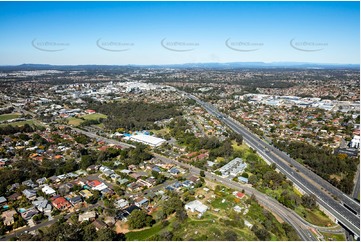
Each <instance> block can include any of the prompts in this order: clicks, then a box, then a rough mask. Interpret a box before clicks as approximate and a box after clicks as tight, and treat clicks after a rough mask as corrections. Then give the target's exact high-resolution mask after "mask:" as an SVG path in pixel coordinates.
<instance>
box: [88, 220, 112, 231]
mask: <svg viewBox="0 0 361 242" xmlns="http://www.w3.org/2000/svg"><path fill="white" fill-rule="evenodd" d="M92 225H94V227H95V230H96V231H98V230H99V229H104V228H106V227H108V226H107V225H106V223H104V222H103V221H101V220H98V219H97V220H95V221H94V222H93V223H92Z"/></svg>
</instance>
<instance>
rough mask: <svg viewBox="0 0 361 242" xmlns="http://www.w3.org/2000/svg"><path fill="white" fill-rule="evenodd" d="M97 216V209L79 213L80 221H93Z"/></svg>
mask: <svg viewBox="0 0 361 242" xmlns="http://www.w3.org/2000/svg"><path fill="white" fill-rule="evenodd" d="M96 216H97V215H96V213H95V211H87V212H85V213H83V214H79V219H78V221H79V222H81V223H82V222H84V221H93V220H95V218H96Z"/></svg>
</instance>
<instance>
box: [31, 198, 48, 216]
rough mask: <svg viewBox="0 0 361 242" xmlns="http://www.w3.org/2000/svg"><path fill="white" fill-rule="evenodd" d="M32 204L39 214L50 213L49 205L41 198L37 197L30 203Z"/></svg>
mask: <svg viewBox="0 0 361 242" xmlns="http://www.w3.org/2000/svg"><path fill="white" fill-rule="evenodd" d="M32 204H33V205H34V206H35V207H36V209H38V210H39V211H40V212H45V213H46V212H51V208H52V207H51V204H50V203H49V201H48V200H46V199H45V198H43V197H38V198H36V200H34V201H33V202H32Z"/></svg>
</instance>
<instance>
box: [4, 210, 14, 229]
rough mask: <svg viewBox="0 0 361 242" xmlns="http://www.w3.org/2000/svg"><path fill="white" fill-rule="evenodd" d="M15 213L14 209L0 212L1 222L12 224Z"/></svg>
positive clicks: (6, 224)
mask: <svg viewBox="0 0 361 242" xmlns="http://www.w3.org/2000/svg"><path fill="white" fill-rule="evenodd" d="M15 214H16V211H15V210H14V209H12V210H8V211H5V212H3V213H2V214H1V218H2V219H3V223H4V225H5V226H10V225H12V224H13V223H14V222H15V221H14V215H15Z"/></svg>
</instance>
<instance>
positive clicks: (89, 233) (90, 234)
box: [83, 224, 97, 241]
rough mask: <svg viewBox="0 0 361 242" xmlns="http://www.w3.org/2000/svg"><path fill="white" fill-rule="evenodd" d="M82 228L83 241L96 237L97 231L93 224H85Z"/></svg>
mask: <svg viewBox="0 0 361 242" xmlns="http://www.w3.org/2000/svg"><path fill="white" fill-rule="evenodd" d="M83 230H84V233H83V241H93V240H95V239H96V238H97V233H96V230H95V227H94V225H92V224H89V225H86V226H85V227H84V229H83Z"/></svg>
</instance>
